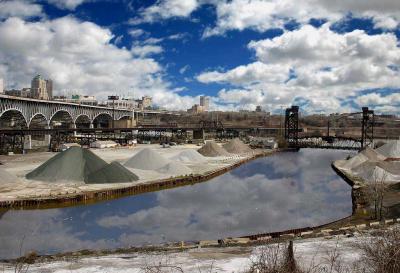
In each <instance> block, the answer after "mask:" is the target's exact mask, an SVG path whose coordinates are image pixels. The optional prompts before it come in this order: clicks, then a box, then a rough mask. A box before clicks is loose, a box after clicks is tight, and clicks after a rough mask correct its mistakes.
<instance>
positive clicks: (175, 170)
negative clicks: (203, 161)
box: [157, 161, 193, 175]
mask: <svg viewBox="0 0 400 273" xmlns="http://www.w3.org/2000/svg"><path fill="white" fill-rule="evenodd" d="M157 171H158V172H160V173H166V174H173V175H186V174H191V173H192V172H193V171H192V170H191V169H190V168H188V167H186V166H185V165H183V164H182V163H179V162H176V161H172V162H170V163H168V164H167V165H165V166H163V167H162V168H160V169H158V170H157Z"/></svg>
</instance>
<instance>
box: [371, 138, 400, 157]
mask: <svg viewBox="0 0 400 273" xmlns="http://www.w3.org/2000/svg"><path fill="white" fill-rule="evenodd" d="M376 151H377V152H378V153H380V154H382V155H384V156H385V157H388V158H400V140H394V141H391V142H389V143H386V144H385V145H383V146H381V147H379V148H377V149H376Z"/></svg>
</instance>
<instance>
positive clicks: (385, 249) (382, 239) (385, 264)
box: [358, 227, 400, 273]
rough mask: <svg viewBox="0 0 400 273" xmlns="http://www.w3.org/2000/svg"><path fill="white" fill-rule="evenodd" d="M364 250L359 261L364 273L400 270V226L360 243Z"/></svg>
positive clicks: (385, 272) (388, 272)
mask: <svg viewBox="0 0 400 273" xmlns="http://www.w3.org/2000/svg"><path fill="white" fill-rule="evenodd" d="M358 247H359V248H360V249H361V250H362V253H363V255H362V258H361V259H360V261H359V264H361V268H362V270H360V271H359V272H363V273H398V272H400V228H399V227H395V228H392V229H390V230H386V231H384V232H382V233H381V234H380V235H379V236H376V237H370V238H368V239H366V240H363V241H362V242H361V243H359V244H358Z"/></svg>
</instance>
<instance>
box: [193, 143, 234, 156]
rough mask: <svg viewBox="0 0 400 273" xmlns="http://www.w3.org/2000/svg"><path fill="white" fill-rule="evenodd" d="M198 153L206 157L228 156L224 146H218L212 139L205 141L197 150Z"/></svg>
mask: <svg viewBox="0 0 400 273" xmlns="http://www.w3.org/2000/svg"><path fill="white" fill-rule="evenodd" d="M197 151H198V152H199V153H200V154H202V155H204V156H208V157H216V156H230V155H231V154H230V153H228V152H227V151H226V150H225V149H224V148H222V147H221V146H219V145H218V144H217V143H215V142H214V141H207V142H206V144H205V145H204V146H203V147H201V148H200V149H198V150H197Z"/></svg>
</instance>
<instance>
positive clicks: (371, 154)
mask: <svg viewBox="0 0 400 273" xmlns="http://www.w3.org/2000/svg"><path fill="white" fill-rule="evenodd" d="M360 153H361V154H362V155H364V156H366V157H367V158H368V160H372V161H383V160H385V159H386V157H385V156H383V155H382V154H380V153H378V152H377V151H376V150H374V149H371V148H370V147H367V148H365V149H364V150H362V151H361V152H360Z"/></svg>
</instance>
